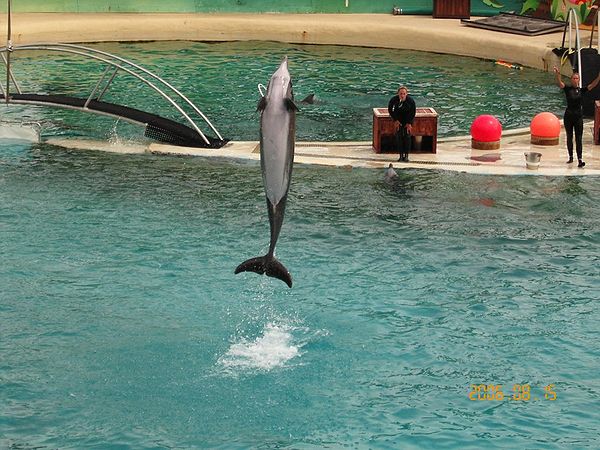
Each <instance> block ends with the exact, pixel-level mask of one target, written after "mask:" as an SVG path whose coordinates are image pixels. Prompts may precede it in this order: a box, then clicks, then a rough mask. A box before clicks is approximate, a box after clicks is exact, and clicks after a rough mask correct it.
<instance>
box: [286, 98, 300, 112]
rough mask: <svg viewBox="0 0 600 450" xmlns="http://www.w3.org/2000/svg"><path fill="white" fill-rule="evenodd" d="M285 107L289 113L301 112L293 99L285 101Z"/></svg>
mask: <svg viewBox="0 0 600 450" xmlns="http://www.w3.org/2000/svg"><path fill="white" fill-rule="evenodd" d="M285 107H286V109H287V110H288V111H300V110H299V109H298V107H297V106H296V104H295V103H294V100H292V99H291V98H286V99H285Z"/></svg>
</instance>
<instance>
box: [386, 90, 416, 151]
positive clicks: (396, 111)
mask: <svg viewBox="0 0 600 450" xmlns="http://www.w3.org/2000/svg"><path fill="white" fill-rule="evenodd" d="M388 112H389V113H390V117H391V118H392V119H394V120H395V121H397V122H398V124H397V125H396V126H397V128H396V135H395V143H396V149H397V150H398V153H400V158H398V161H405V162H408V152H410V148H411V145H412V139H411V134H412V124H413V120H415V114H416V113H417V106H416V105H415V101H414V100H413V99H412V97H411V96H410V95H408V88H407V87H406V86H400V87H399V88H398V95H394V96H393V97H392V98H391V99H390V101H389V103H388Z"/></svg>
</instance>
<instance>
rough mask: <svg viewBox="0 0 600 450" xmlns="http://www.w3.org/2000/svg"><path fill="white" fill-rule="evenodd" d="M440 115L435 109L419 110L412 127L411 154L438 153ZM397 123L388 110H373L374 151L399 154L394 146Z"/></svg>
mask: <svg viewBox="0 0 600 450" xmlns="http://www.w3.org/2000/svg"><path fill="white" fill-rule="evenodd" d="M437 121H438V115H437V112H436V111H435V109H433V108H417V113H416V115H415V120H414V121H413V126H412V136H413V137H412V139H413V142H412V150H411V153H436V151H437ZM395 133H396V123H395V122H394V120H392V118H391V117H390V113H389V112H388V109H387V108H373V150H375V153H398V150H396V149H395V145H394V134H395Z"/></svg>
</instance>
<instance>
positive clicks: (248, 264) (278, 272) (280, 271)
mask: <svg viewBox="0 0 600 450" xmlns="http://www.w3.org/2000/svg"><path fill="white" fill-rule="evenodd" d="M240 272H255V273H258V274H260V275H262V274H266V275H267V276H269V277H273V278H278V279H280V280H281V281H283V282H284V283H285V284H287V285H288V286H289V287H292V275H290V272H289V271H288V270H287V269H286V268H285V266H284V265H283V264H281V263H280V262H279V260H277V258H275V257H273V256H269V255H265V256H259V257H257V258H250V259H248V260H246V261H244V262H243V263H241V264H240V265H239V266H237V267H236V268H235V271H234V273H235V274H238V273H240Z"/></svg>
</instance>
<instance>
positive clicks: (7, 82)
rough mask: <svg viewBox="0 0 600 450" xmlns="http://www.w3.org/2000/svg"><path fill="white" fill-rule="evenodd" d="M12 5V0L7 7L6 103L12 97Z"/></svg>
mask: <svg viewBox="0 0 600 450" xmlns="http://www.w3.org/2000/svg"><path fill="white" fill-rule="evenodd" d="M11 4H12V0H8V5H7V7H6V14H7V21H8V36H7V38H6V95H5V96H4V98H5V100H6V103H8V102H9V97H10V53H11V52H12V29H11V11H10V10H11Z"/></svg>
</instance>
